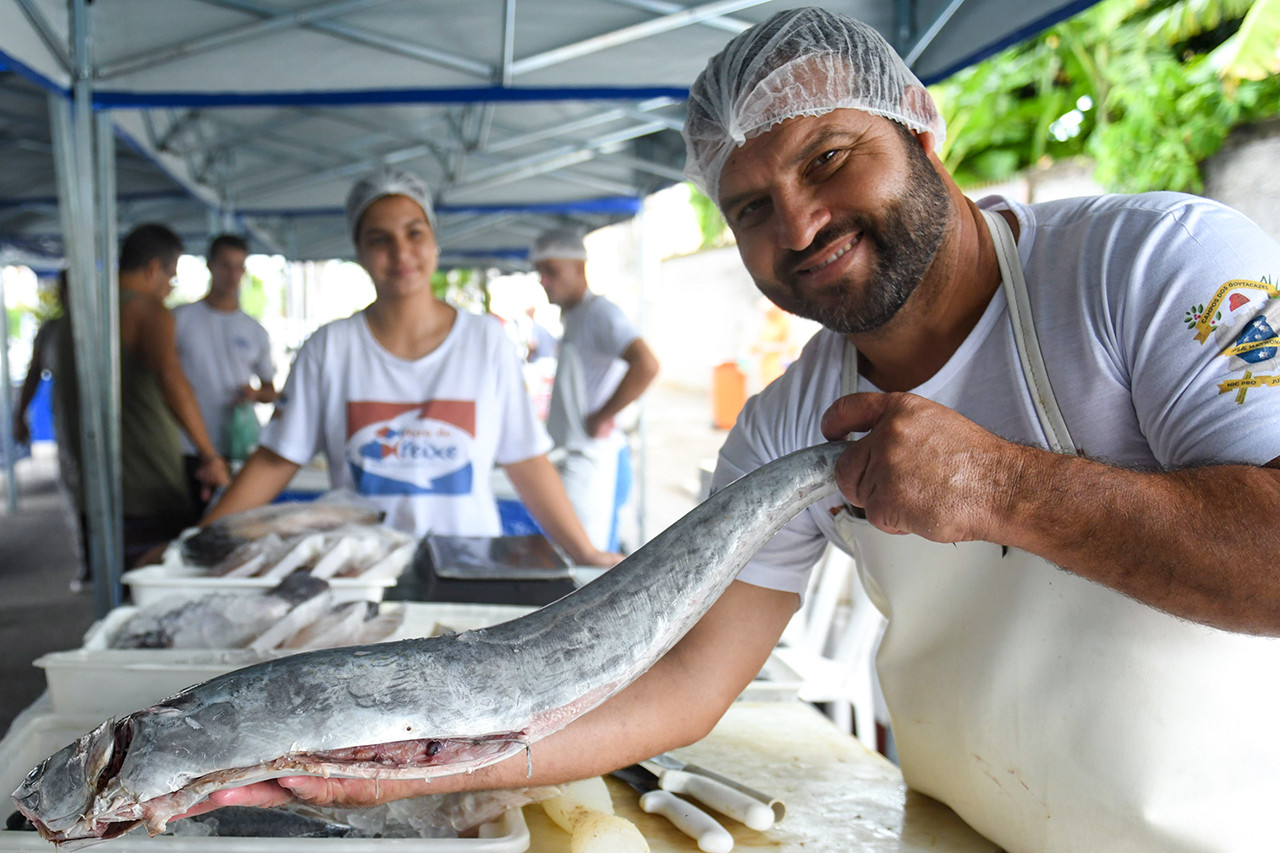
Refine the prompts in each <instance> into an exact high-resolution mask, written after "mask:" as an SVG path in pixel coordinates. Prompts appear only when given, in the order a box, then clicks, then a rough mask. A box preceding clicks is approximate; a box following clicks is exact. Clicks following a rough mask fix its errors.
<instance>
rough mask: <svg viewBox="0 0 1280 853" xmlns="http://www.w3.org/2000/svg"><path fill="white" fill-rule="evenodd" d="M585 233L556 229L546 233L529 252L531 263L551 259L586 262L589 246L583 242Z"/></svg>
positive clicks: (572, 229) (577, 230)
mask: <svg viewBox="0 0 1280 853" xmlns="http://www.w3.org/2000/svg"><path fill="white" fill-rule="evenodd" d="M583 237H584V235H583V233H582V231H581V230H579V229H577V228H556V229H553V230H551V231H546V232H544V233H543V234H542V235H541V236H539V237H538V239H537V240H536V241H534V244H533V248H532V249H530V250H529V262H530V263H534V264H536V263H538V261H546V260H550V259H551V258H563V259H565V260H570V261H585V260H586V259H587V246H586V244H585V243H584V242H583Z"/></svg>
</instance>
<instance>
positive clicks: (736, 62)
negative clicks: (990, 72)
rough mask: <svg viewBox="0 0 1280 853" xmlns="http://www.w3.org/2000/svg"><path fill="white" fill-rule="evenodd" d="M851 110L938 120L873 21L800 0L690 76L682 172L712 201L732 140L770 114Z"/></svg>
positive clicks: (912, 122) (762, 127) (931, 126)
mask: <svg viewBox="0 0 1280 853" xmlns="http://www.w3.org/2000/svg"><path fill="white" fill-rule="evenodd" d="M838 109H855V110H863V111H864V112H868V113H873V114H875V115H879V116H884V117H885V118H889V119H893V120H894V121H897V122H901V123H902V124H904V125H906V126H907V127H909V128H911V129H912V130H916V131H928V132H930V133H932V134H934V136H935V137H936V138H937V141H938V142H939V143H941V142H942V140H943V139H945V138H946V134H947V128H946V124H945V123H944V122H943V120H942V117H941V116H940V115H938V108H937V107H936V106H935V105H934V103H933V98H932V97H930V95H929V93H928V91H926V90H925V88H924V86H923V85H921V83H920V81H919V80H918V79H917V78H916V76H915V75H914V74H912V73H911V71H910V69H908V68H907V66H906V63H904V62H903V61H902V58H901V57H899V56H898V54H897V53H896V52H895V51H894V49H893V48H892V47H890V46H889V43H888V42H887V41H885V40H884V37H883V36H881V35H880V33H879V32H877V31H876V30H875V29H874V28H873V27H869V26H867V25H866V24H864V23H862V22H861V21H855V20H854V19H852V18H846V17H844V16H841V15H836V14H834V13H832V12H828V11H826V10H825V9H817V8H812V7H810V8H804V9H792V10H789V11H785V12H779V13H778V14H776V15H774V16H773V17H771V18H769V19H768V20H766V21H763V22H762V23H760V24H757V25H756V26H754V27H752V28H751V29H749V30H746V31H745V32H742V33H740V34H739V35H737V36H735V37H734V39H733V40H732V41H730V42H729V43H728V44H727V45H726V46H725V48H724V50H722V51H720V53H718V54H716V55H715V56H713V57H712V58H711V60H710V61H709V62H708V63H707V67H706V68H705V69H703V71H702V73H701V74H699V75H698V79H697V80H696V81H694V84H693V88H692V89H691V90H690V91H689V112H688V118H686V119H685V125H684V142H685V150H686V157H685V176H686V177H687V178H688V179H689V180H690V181H692V182H693V183H694V184H695V185H697V187H698V188H699V189H700V190H702V191H703V192H704V193H706V194H707V196H708V197H709V198H710V199H711V200H712V201H715V202H716V203H719V193H720V172H721V170H722V169H723V168H724V164H725V161H726V160H728V159H729V155H730V154H731V153H732V152H733V149H734V148H736V147H738V146H740V145H742V144H743V143H744V142H746V141H747V140H748V139H751V138H752V137H754V136H759V135H760V134H762V133H764V132H765V131H767V130H769V129H770V128H772V127H773V126H774V125H776V124H779V123H780V122H783V121H786V120H787V119H789V118H795V117H796V116H820V115H824V114H826V113H829V112H831V111H832V110H838Z"/></svg>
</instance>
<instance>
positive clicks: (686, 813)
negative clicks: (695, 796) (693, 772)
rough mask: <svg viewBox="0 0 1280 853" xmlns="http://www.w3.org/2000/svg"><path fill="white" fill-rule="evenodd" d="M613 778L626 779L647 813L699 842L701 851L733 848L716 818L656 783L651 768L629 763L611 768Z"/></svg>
mask: <svg viewBox="0 0 1280 853" xmlns="http://www.w3.org/2000/svg"><path fill="white" fill-rule="evenodd" d="M610 775H612V776H613V777H614V778H616V779H620V780H622V781H623V782H626V783H627V784H628V785H630V786H631V787H632V788H634V789H635V790H636V791H637V792H638V793H639V794H640V808H641V809H643V810H644V811H646V812H648V813H649V814H659V815H662V816H663V817H665V818H666V819H667V820H669V821H671V823H672V825H674V826H675V828H676V829H678V830H680V831H681V832H683V833H684V834H685V835H687V836H689V837H690V838H692V839H693V840H695V841H697V842H698V849H699V850H702V851H704V853H729V851H730V850H732V849H733V836H732V835H730V834H729V831H728V830H726V829H725V828H724V827H723V826H721V825H720V824H718V823H716V819H715V818H713V817H712V816H711V815H709V814H707V813H706V812H704V811H703V810H702V809H700V808H698V807H697V806H695V805H693V803H690V802H689V801H688V800H682V799H680V798H679V797H677V796H676V795H675V794H673V793H671V792H670V791H664V790H663V789H662V788H661V786H660V785H659V784H658V776H657V775H656V774H655V773H653V771H651V770H649V769H647V768H645V767H641V766H640V765H639V764H632V765H631V766H630V767H623V768H622V769H620V770H615V771H613V773H612V774H610Z"/></svg>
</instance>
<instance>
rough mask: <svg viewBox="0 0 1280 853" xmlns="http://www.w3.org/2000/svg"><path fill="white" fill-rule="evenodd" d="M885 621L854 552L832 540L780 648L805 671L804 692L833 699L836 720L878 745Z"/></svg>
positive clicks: (818, 699)
mask: <svg viewBox="0 0 1280 853" xmlns="http://www.w3.org/2000/svg"><path fill="white" fill-rule="evenodd" d="M884 625H885V621H884V617H883V616H881V615H880V612H879V611H878V610H876V608H875V606H874V605H872V603H871V600H870V599H869V598H868V597H867V594H866V592H865V591H864V590H863V588H862V584H861V583H860V582H859V580H858V573H857V571H856V569H855V566H854V561H853V558H852V557H850V556H849V555H848V554H846V553H844V552H843V551H841V550H839V549H838V548H835V547H830V546H829V547H828V548H827V552H826V553H825V554H824V555H823V557H822V560H821V561H820V562H819V563H818V565H817V566H816V567H815V568H814V571H813V575H812V577H811V578H810V580H809V588H808V590H807V592H806V594H805V600H804V604H803V605H802V606H801V608H800V610H799V611H797V612H796V615H795V616H793V617H792V619H791V622H790V624H788V626H787V629H786V631H784V632H783V635H782V640H781V642H780V643H779V645H778V648H777V650H776V651H775V654H776V655H777V657H778V659H779V660H781V661H782V662H783V663H785V664H786V665H787V666H789V667H791V668H792V669H794V670H795V671H796V672H797V673H798V674H799V675H800V677H801V680H802V681H801V686H800V692H799V695H800V698H801V699H802V700H804V701H806V702H814V703H820V704H825V705H827V706H828V707H829V708H830V711H829V714H830V716H831V718H832V720H833V722H835V724H836V725H837V726H839V727H840V728H841V729H842V730H843V731H847V732H851V733H854V734H855V735H856V736H857V738H858V739H859V740H860V741H862V742H863V744H865V745H866V746H867V747H868V748H870V749H872V750H874V749H875V748H876V707H875V706H876V703H875V689H876V688H875V653H876V648H877V647H878V646H879V643H880V635H881V634H882V633H883V631H884Z"/></svg>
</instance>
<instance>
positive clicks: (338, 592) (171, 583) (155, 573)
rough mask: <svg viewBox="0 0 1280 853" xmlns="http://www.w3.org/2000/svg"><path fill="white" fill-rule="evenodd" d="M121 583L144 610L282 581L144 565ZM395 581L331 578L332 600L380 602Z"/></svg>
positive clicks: (263, 587)
mask: <svg viewBox="0 0 1280 853" xmlns="http://www.w3.org/2000/svg"><path fill="white" fill-rule="evenodd" d="M120 580H121V582H123V583H124V584H126V585H128V587H129V594H130V595H131V596H132V598H133V603H134V604H137V605H138V606H139V607H144V606H146V605H148V604H151V603H152V602H155V601H159V600H160V599H162V598H166V597H168V596H171V595H174V596H181V597H183V598H199V597H200V596H202V595H208V594H209V593H211V592H254V591H257V592H262V591H265V590H269V589H275V588H276V587H277V586H279V584H280V581H279V580H278V579H272V578H226V577H220V576H216V575H209V574H207V573H205V572H201V571H200V570H198V569H191V568H178V567H173V566H144V567H143V568H141V569H130V570H129V571H127V572H125V573H124V574H123V575H122V576H121V578H120ZM395 585H396V579H395V578H376V579H373V580H370V579H368V578H358V577H356V578H329V588H330V589H332V590H333V600H334V601H335V602H338V601H381V600H382V596H383V595H384V594H385V593H386V591H387V589H388V588H389V587H393V586H395Z"/></svg>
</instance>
